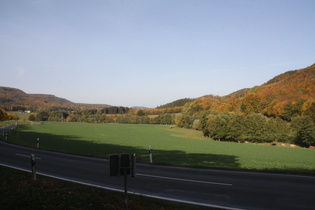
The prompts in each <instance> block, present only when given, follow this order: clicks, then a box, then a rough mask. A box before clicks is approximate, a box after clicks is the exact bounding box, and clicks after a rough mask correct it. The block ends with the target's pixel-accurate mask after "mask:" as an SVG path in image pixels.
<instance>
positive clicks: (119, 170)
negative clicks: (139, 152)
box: [109, 153, 136, 209]
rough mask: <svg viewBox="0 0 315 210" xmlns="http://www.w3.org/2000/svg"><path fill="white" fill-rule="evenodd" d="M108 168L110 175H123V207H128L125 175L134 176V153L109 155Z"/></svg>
mask: <svg viewBox="0 0 315 210" xmlns="http://www.w3.org/2000/svg"><path fill="white" fill-rule="evenodd" d="M109 169H110V171H109V175H110V176H122V175H123V176H124V189H125V209H128V192H127V175H130V176H131V177H135V176H136V172H135V169H136V154H135V153H134V154H132V155H131V157H130V155H129V154H112V155H109Z"/></svg>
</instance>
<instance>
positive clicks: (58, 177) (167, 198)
mask: <svg viewBox="0 0 315 210" xmlns="http://www.w3.org/2000/svg"><path fill="white" fill-rule="evenodd" d="M0 165H1V166H5V167H9V168H14V169H17V170H21V171H26V172H30V170H26V169H23V168H19V167H15V166H11V165H6V164H2V163H0ZM37 174H39V175H42V176H47V177H51V178H54V179H60V180H63V181H68V182H73V183H77V184H82V185H87V186H91V187H97V188H102V189H106V190H112V191H116V192H124V190H121V189H116V188H111V187H105V186H102V185H98V184H90V183H87V182H82V181H76V180H72V179H67V178H63V177H60V176H54V175H50V174H46V173H41V172H38V173H37ZM137 175H139V174H137ZM128 194H134V195H140V196H145V197H149V198H155V199H161V200H167V201H172V202H179V203H185V204H190V205H198V206H204V207H210V208H216V209H225V210H242V209H240V208H233V207H227V206H219V205H212V204H207V203H199V202H194V201H187V200H181V199H173V198H169V197H163V196H158V195H150V194H144V193H137V192H131V191H128Z"/></svg>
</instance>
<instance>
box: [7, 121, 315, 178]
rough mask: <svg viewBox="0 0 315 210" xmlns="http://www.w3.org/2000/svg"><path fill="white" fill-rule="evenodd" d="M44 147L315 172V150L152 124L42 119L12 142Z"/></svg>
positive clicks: (188, 163) (171, 161)
mask: <svg viewBox="0 0 315 210" xmlns="http://www.w3.org/2000/svg"><path fill="white" fill-rule="evenodd" d="M38 138H39V141H40V144H39V146H40V149H45V150H52V151H59V152H66V153H71V154H79V155H86V156H94V157H101V158H108V155H109V154H115V153H136V155H137V160H138V161H141V162H149V155H148V146H151V147H152V154H153V163H160V164H171V165H180V166H194V167H209V168H223V169H234V170H255V171H274V172H288V173H311V174H315V150H311V149H305V148H290V147H281V146H270V145H258V144H239V143H232V142H220V141H213V140H211V139H209V138H205V137H203V136H202V132H200V131H196V130H191V129H184V128H177V127H175V128H170V126H164V125H148V124H140V125H139V124H136V125H135V124H90V123H60V122H44V123H43V124H33V125H21V126H19V127H18V128H17V129H16V130H14V131H11V132H10V134H9V136H8V141H9V142H11V143H15V144H20V145H25V146H29V147H36V142H37V139H38Z"/></svg>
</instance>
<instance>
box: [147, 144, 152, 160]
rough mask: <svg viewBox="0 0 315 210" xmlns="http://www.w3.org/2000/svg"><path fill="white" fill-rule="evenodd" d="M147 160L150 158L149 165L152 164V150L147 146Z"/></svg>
mask: <svg viewBox="0 0 315 210" xmlns="http://www.w3.org/2000/svg"><path fill="white" fill-rule="evenodd" d="M148 149H149V158H150V163H152V148H151V146H149V148H148Z"/></svg>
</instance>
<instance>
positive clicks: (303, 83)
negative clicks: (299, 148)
mask: <svg viewBox="0 0 315 210" xmlns="http://www.w3.org/2000/svg"><path fill="white" fill-rule="evenodd" d="M209 109H212V110H217V111H220V112H225V111H230V112H242V113H250V112H256V113H262V114H265V115H268V116H280V117H284V118H286V117H292V116H294V115H298V114H300V115H301V114H302V115H303V114H306V113H308V115H310V112H311V113H313V112H314V111H315V64H313V65H311V66H309V67H307V68H303V69H299V70H294V71H288V72H285V73H283V74H280V75H278V76H276V77H274V78H273V79H271V80H269V81H268V82H266V83H265V84H263V85H261V86H255V87H253V88H248V89H242V90H239V91H236V92H234V93H231V94H229V95H227V96H224V97H218V96H211V95H210V96H207V97H201V98H198V99H196V100H194V101H192V102H190V103H187V104H186V105H185V107H184V111H185V112H188V113H194V112H198V111H201V110H209Z"/></svg>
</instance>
